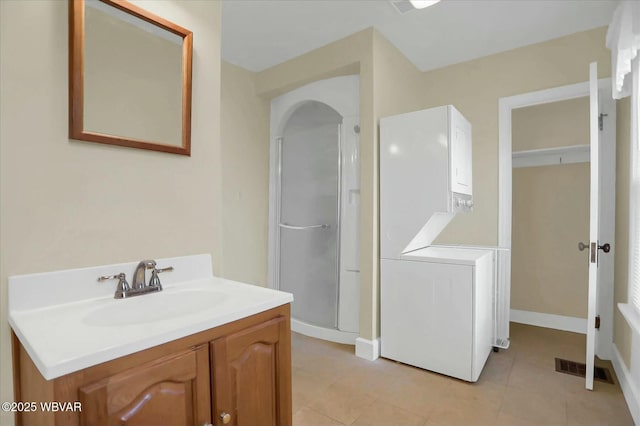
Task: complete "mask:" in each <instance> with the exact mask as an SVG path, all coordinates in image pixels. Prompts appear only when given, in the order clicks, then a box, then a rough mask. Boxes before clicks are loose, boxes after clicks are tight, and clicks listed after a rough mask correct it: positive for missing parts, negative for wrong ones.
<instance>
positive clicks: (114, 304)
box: [82, 289, 228, 327]
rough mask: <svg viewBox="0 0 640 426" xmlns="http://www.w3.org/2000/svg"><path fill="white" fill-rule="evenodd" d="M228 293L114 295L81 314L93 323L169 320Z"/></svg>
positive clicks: (212, 303)
mask: <svg viewBox="0 0 640 426" xmlns="http://www.w3.org/2000/svg"><path fill="white" fill-rule="evenodd" d="M227 298H228V296H227V295H226V294H224V293H220V292H217V291H212V290H195V289H194V290H179V291H171V290H169V291H166V290H165V291H161V292H159V293H152V294H145V295H141V296H136V297H132V298H130V299H114V300H110V301H108V304H107V305H101V306H100V307H97V308H96V309H95V310H92V311H90V312H89V313H88V314H87V315H85V316H84V318H83V319H82V322H83V323H84V324H86V325H92V326H102V327H111V326H126V325H136V324H144V323H149V322H158V321H168V320H171V319H175V318H178V317H185V316H190V315H194V314H199V313H201V312H202V311H206V310H215V308H216V307H218V306H220V305H221V304H223V303H224V302H225V300H226V299H227Z"/></svg>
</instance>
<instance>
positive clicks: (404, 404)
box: [292, 324, 633, 426]
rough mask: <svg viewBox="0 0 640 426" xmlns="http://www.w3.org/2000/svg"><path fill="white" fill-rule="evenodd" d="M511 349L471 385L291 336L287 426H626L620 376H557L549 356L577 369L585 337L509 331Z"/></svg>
mask: <svg viewBox="0 0 640 426" xmlns="http://www.w3.org/2000/svg"><path fill="white" fill-rule="evenodd" d="M511 342H512V343H511V348H509V349H508V350H506V351H505V350H501V351H500V352H498V353H494V352H492V353H491V355H490V356H489V359H488V361H487V364H486V366H485V368H484V370H483V372H482V374H481V376H480V380H479V381H478V382H477V383H475V384H470V383H467V382H464V381H461V380H457V379H452V378H449V377H446V376H442V375H439V374H435V373H430V372H427V371H424V370H420V369H418V368H414V367H410V366H407V365H404V364H400V363H396V362H393V361H389V360H385V359H382V358H380V359H378V360H376V361H373V362H370V361H366V360H363V359H360V358H356V357H355V356H354V355H353V346H348V345H339V344H336V343H330V342H325V341H322V340H317V339H313V338H310V337H306V336H302V335H300V334H296V333H294V334H293V339H292V347H293V354H292V359H293V361H292V363H293V413H294V414H293V424H294V426H344V425H354V426H365V425H376V426H378V425H380V426H393V425H399V426H400V425H402V426H411V425H416V426H418V425H424V426H435V425H492V426H493V425H496V426H502V425H523V426H528V425H535V426H545V425H549V426H550V425H553V426H556V425H580V426H587V425H611V426H623V425H633V420H632V418H631V415H630V414H629V410H628V408H627V406H626V404H625V402H624V397H623V395H622V391H621V390H620V386H619V385H618V384H617V383H618V380H617V378H615V377H614V381H615V382H616V384H615V385H611V384H608V383H603V382H595V389H594V391H593V392H589V391H587V390H585V389H584V379H583V378H580V377H575V376H570V375H567V374H562V373H557V372H555V362H554V358H555V357H560V358H564V359H569V360H573V361H579V362H584V357H585V356H584V347H585V336H584V335H580V334H576V333H568V332H562V331H556V330H550V329H545V328H539V327H532V326H526V325H521V324H512V327H511ZM603 365H604V366H607V367H609V369H610V371H611V372H612V374H613V368H612V367H611V365H610V364H608V363H603Z"/></svg>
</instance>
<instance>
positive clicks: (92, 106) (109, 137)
mask: <svg viewBox="0 0 640 426" xmlns="http://www.w3.org/2000/svg"><path fill="white" fill-rule="evenodd" d="M76 3H80V2H75V1H72V7H74V8H75V9H78V7H77V5H76ZM82 3H84V7H83V11H79V10H74V11H73V12H74V14H76V16H74V17H72V20H73V19H75V20H77V21H82V22H83V24H84V25H83V26H82V27H83V28H81V29H83V30H84V31H82V34H81V38H79V36H80V35H79V34H75V36H74V37H73V39H72V43H73V42H74V41H75V42H76V43H77V44H76V45H75V46H74V47H73V49H72V50H73V52H72V54H74V55H76V56H74V61H73V64H74V66H73V68H74V69H73V70H72V73H73V74H75V75H76V76H77V77H76V79H75V80H78V81H77V82H76V84H75V85H73V84H72V85H73V86H75V87H72V91H73V96H72V102H73V103H74V104H75V103H77V102H80V104H81V106H82V107H81V108H77V107H76V106H75V105H74V106H72V108H71V114H72V126H71V127H72V129H71V133H72V136H71V137H72V138H73V139H80V140H89V141H92V142H100V143H110V144H116V145H123V146H131V147H135V148H143V149H154V150H159V151H165V152H174V153H178V154H186V155H189V154H190V149H189V147H190V141H189V140H188V138H189V137H190V123H189V122H190V107H191V105H190V103H191V102H190V98H191V94H190V90H191V82H190V79H191V33H190V32H188V31H187V30H184V29H181V28H180V27H177V26H175V25H174V24H171V23H169V22H167V21H165V20H163V19H161V18H159V17H156V16H154V15H151V14H150V13H148V12H146V11H143V10H141V9H139V8H137V7H136V6H134V5H132V4H129V3H127V2H117V3H115V2H112V1H104V0H85V1H84V2H82ZM80 12H82V14H81V15H80V16H77V15H78V14H79V13H80ZM141 13H142V14H141ZM76 24H77V22H76ZM167 24H168V25H171V26H172V27H170V28H167ZM72 25H73V22H72ZM74 28H75V29H76V30H77V29H78V25H73V26H72V31H73V29H74ZM176 29H177V30H176ZM180 30H182V33H181V31H180ZM76 32H77V31H76ZM187 36H188V40H185V38H186V37H187ZM185 45H188V46H185ZM185 48H188V52H185ZM185 53H188V54H185ZM187 56H188V58H187ZM187 60H188V62H189V63H188V64H185V61H187ZM78 67H82V69H81V72H79V71H80V70H78V69H76V68H78ZM78 74H80V78H78ZM187 74H188V75H187ZM79 88H81V90H80V92H81V93H78V91H79V90H78V89H79ZM74 89H75V91H74ZM187 90H188V91H189V93H185V92H186V91H187ZM80 114H81V116H80ZM74 120H75V122H74ZM73 124H75V125H76V127H79V128H75V129H74V128H73ZM78 125H79V126H78ZM74 131H75V132H74Z"/></svg>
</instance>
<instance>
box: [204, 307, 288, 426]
mask: <svg viewBox="0 0 640 426" xmlns="http://www.w3.org/2000/svg"><path fill="white" fill-rule="evenodd" d="M287 324H288V321H286V320H285V318H284V317H278V318H274V319H272V320H270V321H267V322H265V323H262V324H258V325H256V326H253V327H250V328H247V329H245V330H242V331H239V332H237V333H234V334H231V335H229V336H225V337H221V338H220V339H217V340H215V341H213V342H212V343H211V354H212V359H213V362H212V365H213V371H212V382H213V394H214V407H215V418H216V419H217V420H220V421H222V420H223V419H224V418H225V416H229V417H228V419H229V423H227V424H229V425H233V426H278V425H284V424H290V421H289V420H288V416H290V413H291V405H290V399H287V398H283V399H281V398H279V396H280V395H282V394H283V393H286V392H287V387H288V386H290V382H291V377H290V375H289V377H287V376H286V375H285V374H278V372H284V371H285V370H286V371H288V372H290V369H287V368H286V367H284V366H281V365H280V363H282V362H284V363H289V360H288V358H289V357H288V356H287V352H288V351H289V347H290V333H289V330H288V328H289V327H288V326H287Z"/></svg>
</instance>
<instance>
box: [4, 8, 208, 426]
mask: <svg viewBox="0 0 640 426" xmlns="http://www.w3.org/2000/svg"><path fill="white" fill-rule="evenodd" d="M136 3H140V4H141V5H142V6H143V7H144V8H146V9H148V10H150V11H152V12H154V13H156V14H158V15H161V16H164V17H166V18H168V19H169V20H171V21H173V22H175V23H177V24H179V25H181V26H184V27H185V28H188V29H190V30H192V31H193V32H194V59H193V114H192V150H191V157H185V156H179V155H171V154H165V153H159V152H151V151H143V150H135V149H129V148H122V147H115V146H107V145H101V144H95V143H88V142H77V141H70V140H69V139H68V129H67V126H68V117H67V96H68V92H67V91H68V87H67V80H68V74H67V44H68V39H67V36H68V34H67V25H68V16H67V15H68V11H67V7H64V6H61V5H60V4H59V3H58V2H31V1H1V2H0V57H2V61H1V63H0V88H1V90H2V96H1V97H0V114H1V115H0V122H1V125H0V253H1V256H0V290H1V291H0V295H1V298H2V300H1V302H0V309H1V310H2V312H1V313H0V348H1V349H0V350H1V352H0V362H1V364H0V378H1V379H0V400H2V401H8V400H11V399H12V396H11V395H12V384H11V355H10V354H11V348H10V346H11V345H10V339H9V326H8V324H7V319H6V303H7V302H6V300H7V299H6V297H7V277H8V276H10V275H14V274H25V273H32V272H43V271H51V270H58V269H67V268H78V267H85V266H93V265H102V264H109V263H118V262H130V261H132V260H136V259H143V258H149V257H151V258H160V257H167V256H181V255H188V254H196V253H211V254H212V255H213V263H214V270H215V271H219V266H220V259H221V254H220V248H221V244H220V243H219V239H220V237H221V236H220V233H219V226H218V225H219V221H220V213H219V209H220V203H219V197H220V184H221V179H220V137H219V129H220V121H219V116H220V98H219V93H220V87H219V85H220V10H219V3H218V2H197V1H193V2H185V1H177V0H172V1H153V2H151V1H140V2H138V1H137V2H136ZM11 422H12V419H11V418H10V417H9V416H7V415H6V414H2V417H0V423H1V424H3V425H4V424H11Z"/></svg>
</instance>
